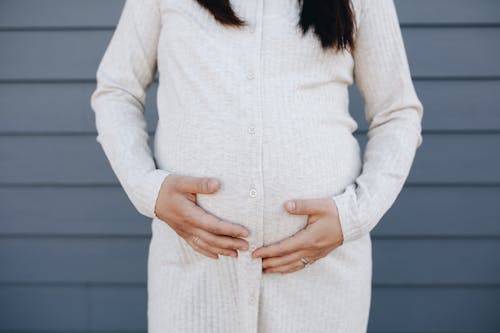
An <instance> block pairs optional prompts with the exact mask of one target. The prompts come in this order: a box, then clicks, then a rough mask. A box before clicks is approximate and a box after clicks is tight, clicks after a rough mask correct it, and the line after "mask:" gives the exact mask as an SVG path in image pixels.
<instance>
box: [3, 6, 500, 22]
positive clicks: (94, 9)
mask: <svg viewBox="0 0 500 333" xmlns="http://www.w3.org/2000/svg"><path fill="white" fill-rule="evenodd" d="M395 2H396V7H397V10H398V14H399V16H400V21H401V23H402V24H499V23H500V4H499V3H498V1H496V0H475V1H468V0H419V1H408V0H396V1H395ZM122 5H123V0H113V1H109V0H108V1H100V0H86V1H81V0H45V1H43V2H41V1H37V0H2V11H0V29H6V28H24V29H27V28H42V29H43V28H52V27H60V28H74V27H77V28H95V27H102V26H106V27H112V26H114V25H115V23H116V22H117V20H118V17H119V13H120V11H121V9H122Z"/></svg>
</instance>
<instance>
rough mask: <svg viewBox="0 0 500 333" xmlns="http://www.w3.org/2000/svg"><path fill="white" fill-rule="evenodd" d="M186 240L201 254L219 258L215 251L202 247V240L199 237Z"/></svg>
mask: <svg viewBox="0 0 500 333" xmlns="http://www.w3.org/2000/svg"><path fill="white" fill-rule="evenodd" d="M186 241H187V242H188V243H189V245H191V247H192V248H193V249H194V250H195V251H197V252H200V253H201V254H204V255H206V256H207V257H210V258H213V259H219V255H218V254H217V253H214V252H211V251H209V250H207V249H205V247H204V244H205V243H204V242H203V240H201V239H199V238H188V239H186Z"/></svg>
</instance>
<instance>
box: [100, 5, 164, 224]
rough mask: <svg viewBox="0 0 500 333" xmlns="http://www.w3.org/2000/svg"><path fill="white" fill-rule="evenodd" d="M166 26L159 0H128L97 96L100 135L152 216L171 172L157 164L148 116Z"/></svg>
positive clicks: (136, 201) (123, 180) (131, 194)
mask: <svg viewBox="0 0 500 333" xmlns="http://www.w3.org/2000/svg"><path fill="white" fill-rule="evenodd" d="M160 27H161V17H160V12H159V8H158V4H157V0H126V2H125V5H124V7H123V10H122V13H121V16H120V19H119V22H118V24H117V25H116V28H115V31H114V34H113V36H112V38H111V40H110V42H109V44H108V46H107V49H106V51H105V53H104V56H103V57H102V60H101V62H100V64H99V67H98V69H97V87H96V89H95V91H94V92H93V93H92V95H91V106H92V109H93V111H94V114H95V122H96V128H97V137H96V140H97V142H99V143H100V144H101V146H102V148H103V150H104V152H105V154H106V156H107V159H108V161H109V162H110V164H111V167H112V169H113V171H114V173H115V175H116V176H117V178H118V180H119V182H120V184H121V186H122V187H123V189H124V190H125V192H126V194H127V196H128V198H129V199H130V200H131V202H132V204H133V205H134V207H135V208H136V209H137V211H138V212H139V213H141V214H143V215H145V216H147V217H150V218H153V217H156V215H155V204H156V199H157V197H158V194H159V190H160V187H161V184H162V182H163V180H164V179H165V177H166V176H168V175H169V174H170V173H169V172H168V171H167V170H162V169H157V168H156V165H155V161H154V158H153V155H152V152H151V149H150V148H149V145H148V132H147V124H146V119H145V117H144V112H145V100H146V90H147V89H148V87H149V86H150V84H151V83H152V81H153V79H154V75H155V72H156V66H157V63H156V51H157V43H158V36H159V33H160Z"/></svg>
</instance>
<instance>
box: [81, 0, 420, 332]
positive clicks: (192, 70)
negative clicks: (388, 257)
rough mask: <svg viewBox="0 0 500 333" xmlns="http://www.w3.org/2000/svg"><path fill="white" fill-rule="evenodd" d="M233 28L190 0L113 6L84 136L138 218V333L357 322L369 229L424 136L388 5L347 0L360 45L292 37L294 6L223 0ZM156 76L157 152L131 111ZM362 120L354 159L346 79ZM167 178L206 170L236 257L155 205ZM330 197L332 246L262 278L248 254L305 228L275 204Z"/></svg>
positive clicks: (362, 322) (361, 325) (281, 1)
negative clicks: (242, 243)
mask: <svg viewBox="0 0 500 333" xmlns="http://www.w3.org/2000/svg"><path fill="white" fill-rule="evenodd" d="M230 3H231V5H232V6H233V9H234V11H235V13H236V14H237V15H238V16H239V17H240V18H242V19H244V20H245V21H246V22H248V23H249V26H248V27H245V28H243V29H240V30H238V29H231V28H225V27H223V26H222V25H219V24H218V23H217V21H216V20H215V19H214V18H213V17H212V15H211V14H210V12H209V11H207V10H205V9H204V8H203V7H201V6H200V5H199V4H198V3H197V2H196V1H195V0H126V2H125V7H124V9H123V12H122V14H121V17H120V20H119V22H118V25H117V27H116V30H115V32H114V35H113V37H112V39H111V40H110V43H109V45H108V47H107V49H106V51H105V54H104V56H103V58H102V61H101V63H100V65H99V68H98V71H97V87H96V89H95V91H94V92H93V94H92V97H91V105H92V108H93V110H94V112H95V116H96V126H97V131H98V135H97V138H96V139H97V141H98V142H99V143H100V144H101V145H102V148H103V150H104V152H105V154H106V156H107V158H108V160H109V162H110V164H111V166H112V168H113V170H114V172H115V174H116V175H117V177H118V179H119V181H120V184H121V185H122V186H123V189H124V191H125V192H126V193H127V195H128V197H129V198H130V200H131V202H132V203H133V204H134V206H135V207H136V208H137V210H138V211H139V212H140V213H141V214H143V215H145V216H148V217H150V218H151V221H152V239H151V242H150V247H149V258H148V281H147V282H148V310H147V311H148V331H149V332H150V333H162V332H177V333H182V332H231V333H234V332H242V333H247V332H248V333H255V332H262V333H267V332H272V333H280V332H287V333H290V332H301V333H303V332H308V333H310V332H347V333H358V332H366V330H367V325H368V318H369V310H370V303H371V282H372V252H371V251H372V248H371V246H372V244H371V239H370V231H371V230H372V229H373V227H374V226H375V225H376V224H377V223H378V222H379V221H380V219H381V218H382V216H383V215H384V214H385V213H386V212H387V211H388V209H389V208H390V207H391V205H392V204H393V203H394V201H395V200H396V198H397V196H398V194H399V193H400V191H401V189H402V187H403V184H404V182H405V180H406V178H407V176H408V174H409V171H410V167H411V165H412V163H413V160H414V156H415V152H416V149H417V148H418V147H419V146H420V145H421V143H422V136H421V121H422V115H423V106H422V104H421V102H420V100H419V99H418V97H417V95H416V93H415V89H414V86H413V84H412V80H411V76H410V70H409V66H408V61H407V56H406V51H405V47H404V44H403V39H402V35H401V31H400V27H399V21H398V16H397V12H396V8H395V5H394V3H393V0H355V1H353V6H354V9H355V15H356V23H357V25H358V28H359V30H358V33H357V35H356V41H357V49H356V51H355V52H354V53H353V54H351V53H349V52H339V53H335V52H334V51H333V50H331V51H324V50H323V49H322V48H321V47H320V42H319V39H317V37H316V35H315V34H314V33H313V31H312V30H309V31H308V33H307V34H306V35H304V36H302V34H301V32H300V29H299V27H298V25H297V22H298V19H299V13H300V8H299V5H298V1H297V0H270V1H264V0H230ZM156 70H158V73H159V86H158V96H157V103H158V104H157V105H158V113H159V121H158V127H157V128H156V132H155V140H154V149H150V144H152V143H153V142H152V141H148V132H147V129H146V122H145V118H144V112H145V97H146V90H147V88H148V87H149V85H150V84H151V82H152V81H153V79H154V76H155V73H156ZM353 83H354V84H356V86H357V88H358V90H359V91H360V93H361V95H362V97H363V99H364V101H365V109H364V114H365V116H366V120H367V121H368V123H369V132H368V138H369V141H368V143H367V146H366V151H365V154H364V156H361V154H360V146H359V144H358V141H357V140H356V138H355V137H354V136H353V132H354V131H355V130H356V129H357V127H358V124H357V123H356V122H355V120H354V119H353V118H352V117H351V114H350V111H354V112H359V111H361V110H349V105H348V98H349V96H348V86H349V85H351V84H353ZM169 174H179V175H189V176H196V177H206V176H208V177H215V178H217V179H219V181H220V184H221V188H220V190H219V191H218V192H216V193H214V194H210V195H208V194H198V197H197V200H198V201H197V203H198V205H200V206H201V207H202V208H203V209H205V210H206V211H207V212H209V213H211V214H213V215H215V216H217V217H219V218H221V219H222V220H224V221H227V222H232V223H237V224H241V225H244V226H245V227H247V229H248V230H249V231H250V233H251V234H250V236H248V237H246V240H247V241H248V242H249V243H250V250H249V251H239V256H238V257H237V258H233V257H228V256H220V259H219V260H214V259H212V258H208V257H206V256H204V255H202V254H200V253H198V252H196V251H195V250H194V249H192V248H191V247H190V246H189V244H188V243H187V242H186V241H185V240H184V239H182V238H180V236H178V235H177V234H176V233H175V232H174V231H173V229H171V228H170V227H169V226H168V225H167V224H166V223H165V222H163V221H161V220H160V219H159V218H158V217H157V216H155V214H154V206H155V202H156V199H157V196H158V192H159V189H160V185H161V183H162V181H163V179H164V178H165V176H167V175H169ZM322 197H331V198H332V199H333V200H335V202H336V204H337V206H338V208H339V214H340V222H341V227H342V230H343V234H344V244H343V245H342V246H340V247H338V248H336V249H335V250H333V251H332V252H330V253H329V254H328V255H327V256H326V257H324V258H321V259H319V260H317V261H316V262H315V263H314V264H312V265H311V266H308V267H306V268H305V269H302V270H299V271H296V272H294V273H288V274H283V275H281V274H276V273H274V274H273V273H270V274H267V273H266V274H264V273H262V260H261V259H260V258H257V259H252V258H251V257H250V253H251V251H253V250H254V249H256V248H258V247H260V246H262V245H268V244H271V243H274V242H277V241H280V240H282V239H285V238H288V237H290V236H291V235H292V234H294V233H295V232H297V231H298V230H300V229H302V228H303V227H304V226H305V225H306V221H307V216H306V215H292V214H289V213H288V212H286V211H285V210H284V208H283V203H284V202H285V201H286V200H288V199H293V198H299V199H308V198H322Z"/></svg>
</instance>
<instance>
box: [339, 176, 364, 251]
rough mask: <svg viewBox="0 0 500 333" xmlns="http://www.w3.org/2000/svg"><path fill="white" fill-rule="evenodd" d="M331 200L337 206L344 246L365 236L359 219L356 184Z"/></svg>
mask: <svg viewBox="0 0 500 333" xmlns="http://www.w3.org/2000/svg"><path fill="white" fill-rule="evenodd" d="M331 198H332V199H333V201H334V202H335V204H336V205H337V210H338V214H339V220H340V226H341V228H342V234H343V237H344V241H343V243H342V244H345V243H348V242H351V241H354V240H357V239H359V238H361V237H362V236H364V234H365V233H364V232H363V229H362V228H361V226H360V223H359V218H358V211H357V204H356V192H355V184H350V185H349V186H347V188H346V189H345V191H344V192H342V193H340V194H337V195H334V196H332V197H331Z"/></svg>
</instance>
